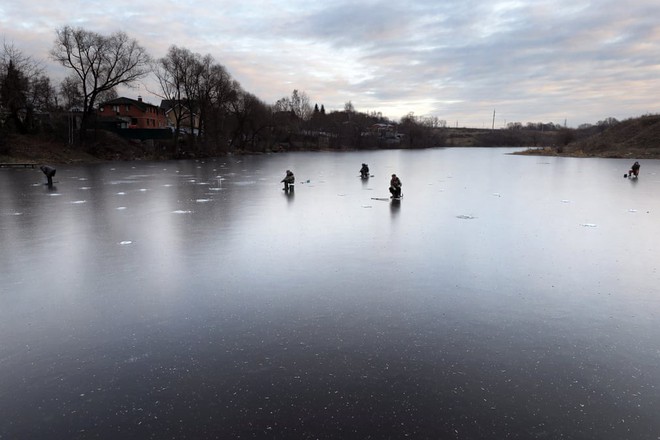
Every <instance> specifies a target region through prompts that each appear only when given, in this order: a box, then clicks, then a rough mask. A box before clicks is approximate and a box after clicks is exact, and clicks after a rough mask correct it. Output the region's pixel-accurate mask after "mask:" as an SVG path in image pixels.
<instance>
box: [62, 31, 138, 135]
mask: <svg viewBox="0 0 660 440" xmlns="http://www.w3.org/2000/svg"><path fill="white" fill-rule="evenodd" d="M50 54H51V56H52V58H53V59H54V60H55V61H57V62H59V63H60V64H62V65H63V66H64V67H66V68H68V69H71V70H73V72H74V75H75V76H77V78H78V81H79V82H80V86H81V91H82V98H83V116H82V123H81V127H82V128H81V129H82V132H81V140H83V141H84V137H85V131H86V129H87V126H88V124H89V118H90V117H91V116H92V115H93V112H94V107H95V105H96V103H97V99H98V97H99V95H100V94H102V93H103V92H107V91H108V90H110V89H113V88H115V87H117V86H119V85H122V84H124V85H130V84H131V83H133V82H135V81H137V80H139V79H141V78H143V77H144V76H146V75H147V74H148V73H149V61H150V59H149V55H147V53H146V51H145V49H144V48H142V47H141V46H140V45H139V44H138V43H137V41H136V40H134V39H131V38H129V37H128V35H126V34H125V33H124V32H116V33H114V34H112V35H110V36H104V35H100V34H97V33H96V32H91V31H87V30H85V29H82V28H76V29H74V28H72V27H70V26H65V27H63V28H60V29H58V30H57V37H56V39H55V44H54V46H53V48H52V50H51V52H50Z"/></svg>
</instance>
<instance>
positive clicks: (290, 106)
mask: <svg viewBox="0 0 660 440" xmlns="http://www.w3.org/2000/svg"><path fill="white" fill-rule="evenodd" d="M274 109H275V111H287V112H289V111H290V112H293V114H295V115H296V116H297V117H298V118H299V119H301V120H303V121H307V120H309V119H310V118H311V117H312V114H313V112H314V110H313V109H312V106H311V104H310V103H309V97H308V96H307V94H306V93H305V92H299V91H298V90H297V89H295V90H294V91H293V92H292V93H291V96H290V97H289V96H285V97H283V98H280V99H278V100H277V102H276V103H275V105H274Z"/></svg>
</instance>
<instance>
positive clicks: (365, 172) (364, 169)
mask: <svg viewBox="0 0 660 440" xmlns="http://www.w3.org/2000/svg"><path fill="white" fill-rule="evenodd" d="M360 176H362V178H363V179H365V178H367V177H369V165H367V164H366V163H363V164H362V168H360Z"/></svg>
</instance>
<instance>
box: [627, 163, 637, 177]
mask: <svg viewBox="0 0 660 440" xmlns="http://www.w3.org/2000/svg"><path fill="white" fill-rule="evenodd" d="M639 168H640V164H639V162H635V163H634V164H633V166H632V167H630V171H628V175H629V176H630V177H632V176H635V177H637V176H638V175H639Z"/></svg>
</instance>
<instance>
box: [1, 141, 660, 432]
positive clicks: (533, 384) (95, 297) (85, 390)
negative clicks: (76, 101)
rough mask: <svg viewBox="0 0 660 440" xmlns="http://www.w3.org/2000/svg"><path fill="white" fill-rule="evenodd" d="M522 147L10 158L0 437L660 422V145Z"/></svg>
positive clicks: (4, 221) (599, 427)
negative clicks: (640, 157) (573, 154)
mask: <svg viewBox="0 0 660 440" xmlns="http://www.w3.org/2000/svg"><path fill="white" fill-rule="evenodd" d="M509 151H511V150H503V149H495V150H487V149H439V150H427V151H411V152H407V151H387V152H373V153H341V154H326V153H300V154H283V155H269V156H255V157H231V158H227V159H218V160H215V161H206V162H194V161H189V162H162V163H128V164H111V165H100V166H85V167H73V166H59V167H58V171H57V175H56V176H55V179H54V180H55V185H54V187H53V188H51V189H49V188H48V187H46V186H44V185H43V183H44V182H45V177H44V176H43V174H41V172H40V171H38V170H31V169H28V170H23V169H0V188H1V189H2V191H1V193H0V203H1V204H0V239H1V248H0V378H1V385H0V414H2V416H1V421H0V438H2V439H37V438H39V439H41V438H44V439H45V438H48V439H88V438H101V439H119V438H121V439H146V438H154V439H170V438H171V439H184V438H188V439H206V438H222V439H226V438H274V439H291V438H320V439H347V438H351V439H352V438H358V439H366V438H374V439H382V438H393V439H400V438H416V439H418V438H421V439H425V438H431V439H454V438H455V439H485V438H488V439H504V438H510V439H531V438H534V439H536V438H538V439H558V438H566V439H658V438H660V418H658V416H657V415H658V410H659V408H660V288H659V287H658V286H660V274H659V272H658V265H659V264H660V263H659V262H660V258H659V257H660V252H659V245H660V197H659V196H658V194H660V162H658V161H643V162H642V169H641V175H640V178H639V179H638V180H637V181H630V180H628V179H624V178H623V174H624V173H626V172H627V170H628V168H629V166H630V163H632V161H633V160H605V159H566V158H540V157H521V156H512V155H508V154H505V153H507V152H509ZM362 162H367V163H369V165H370V167H371V170H372V174H373V177H371V178H370V179H369V180H368V181H362V180H360V179H359V178H358V171H359V168H360V164H361V163H362ZM289 168H290V169H292V170H293V171H294V172H295V173H296V177H297V184H296V186H295V191H294V193H293V194H288V195H287V194H285V193H284V192H283V191H282V190H281V189H280V188H281V186H280V185H281V184H280V183H279V181H280V179H282V177H283V176H284V171H285V170H286V169H289ZM393 172H395V173H397V174H398V175H399V176H400V177H401V179H402V181H403V193H404V197H403V200H402V201H401V202H398V203H396V202H394V203H392V202H390V201H389V200H378V199H383V198H387V197H388V196H389V193H388V191H387V186H388V181H389V175H390V174H391V173H393Z"/></svg>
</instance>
